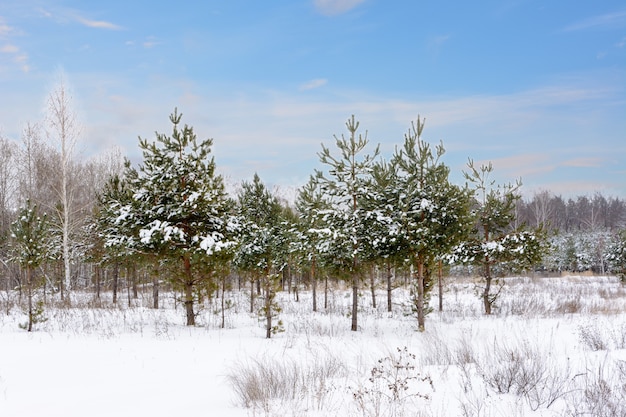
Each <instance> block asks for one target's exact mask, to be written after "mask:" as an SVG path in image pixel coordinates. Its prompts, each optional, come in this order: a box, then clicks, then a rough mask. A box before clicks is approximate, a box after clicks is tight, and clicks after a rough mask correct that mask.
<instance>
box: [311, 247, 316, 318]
mask: <svg viewBox="0 0 626 417" xmlns="http://www.w3.org/2000/svg"><path fill="white" fill-rule="evenodd" d="M310 279H311V288H312V290H313V311H317V279H316V278H315V258H313V260H312V262H311V276H310Z"/></svg>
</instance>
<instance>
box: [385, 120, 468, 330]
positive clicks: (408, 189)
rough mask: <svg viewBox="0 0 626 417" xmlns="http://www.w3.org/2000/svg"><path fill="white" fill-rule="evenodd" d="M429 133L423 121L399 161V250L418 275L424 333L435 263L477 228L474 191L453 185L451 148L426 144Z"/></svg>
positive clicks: (413, 129)
mask: <svg viewBox="0 0 626 417" xmlns="http://www.w3.org/2000/svg"><path fill="white" fill-rule="evenodd" d="M423 129H424V120H420V118H419V117H418V119H417V122H416V123H413V124H412V127H411V129H410V130H409V132H408V133H407V134H406V135H405V140H404V146H403V147H402V148H401V149H400V150H398V151H396V154H395V155H394V159H393V162H394V164H395V165H396V167H397V170H398V185H397V189H398V209H397V216H398V218H397V219H396V220H395V222H397V224H398V225H399V228H400V230H399V233H398V248H399V250H400V252H401V253H402V255H403V256H404V257H405V258H406V259H408V260H409V262H410V265H411V267H412V269H413V273H414V274H416V276H415V280H414V284H415V291H414V292H415V297H416V298H415V309H416V310H417V311H416V312H417V322H418V329H419V330H420V331H423V330H424V321H425V315H426V311H427V308H428V306H427V298H426V290H427V287H430V285H429V284H430V282H429V278H430V272H431V271H432V269H433V268H434V267H435V261H436V260H438V259H441V258H443V257H445V256H446V255H447V254H449V253H450V252H451V251H452V249H453V248H454V247H455V246H456V245H457V244H458V243H460V242H461V241H462V240H463V239H464V238H465V237H466V236H467V234H468V232H469V229H470V226H471V222H470V213H469V204H470V196H471V194H470V191H469V190H468V189H467V188H461V187H459V186H457V185H454V184H451V183H450V181H449V179H448V176H449V173H450V169H449V168H448V167H447V166H446V165H444V164H443V163H442V162H441V161H440V158H441V156H442V155H443V154H444V153H445V149H444V148H443V145H441V144H440V145H438V146H437V147H436V148H435V152H433V150H432V149H431V147H430V145H429V144H428V143H426V142H425V141H423V140H422V139H421V135H422V131H423Z"/></svg>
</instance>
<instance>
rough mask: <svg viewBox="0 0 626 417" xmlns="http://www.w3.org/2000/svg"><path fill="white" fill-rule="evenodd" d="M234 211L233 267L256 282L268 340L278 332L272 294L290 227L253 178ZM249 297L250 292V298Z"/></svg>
mask: <svg viewBox="0 0 626 417" xmlns="http://www.w3.org/2000/svg"><path fill="white" fill-rule="evenodd" d="M237 207H238V212H239V216H240V222H241V234H240V237H239V239H240V244H239V248H238V250H237V253H236V255H235V259H234V263H235V265H236V266H237V267H238V268H239V269H240V270H242V271H246V272H248V273H250V275H251V276H252V277H253V278H252V279H253V280H254V279H258V280H259V284H260V287H261V289H262V291H263V298H264V302H263V307H262V308H261V315H262V317H263V318H264V319H265V322H266V326H265V328H266V337H267V338H268V339H269V338H271V337H272V334H275V333H276V332H278V331H281V330H282V322H280V321H279V322H278V324H276V325H274V324H273V323H274V319H275V318H276V316H277V314H278V313H279V312H280V306H279V305H278V304H277V303H276V292H277V291H278V290H279V289H280V277H281V274H280V272H281V271H282V269H283V267H284V266H285V264H286V259H285V258H286V254H287V253H288V250H289V239H288V235H287V233H288V230H289V229H290V228H291V226H289V225H287V224H285V216H284V212H283V207H282V206H281V205H280V203H279V201H278V199H277V198H276V197H275V196H273V195H272V194H271V193H270V192H269V190H268V189H267V187H265V185H264V184H263V183H262V182H261V179H260V178H259V176H258V175H257V174H254V179H253V181H252V182H251V183H249V182H243V184H242V186H241V192H240V193H239V198H238V205H237ZM253 293H254V291H253V290H252V291H251V294H250V297H253V296H254V294H253ZM251 305H253V303H251Z"/></svg>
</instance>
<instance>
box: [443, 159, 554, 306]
mask: <svg viewBox="0 0 626 417" xmlns="http://www.w3.org/2000/svg"><path fill="white" fill-rule="evenodd" d="M468 167H469V169H470V172H469V173H468V172H464V175H465V178H466V179H467V180H468V181H469V182H470V183H472V184H473V186H474V192H475V199H476V202H475V206H474V208H473V217H474V219H475V220H474V230H473V232H472V235H471V236H470V238H469V239H468V240H467V241H466V242H463V243H462V244H461V245H459V247H458V248H457V250H456V254H455V258H456V259H458V260H461V261H463V262H464V263H470V264H473V265H476V266H479V267H480V269H481V274H482V276H483V278H484V280H485V286H484V288H483V291H482V295H481V296H482V301H483V305H484V308H485V314H491V311H492V306H493V304H494V303H495V301H496V299H497V298H498V294H499V293H500V289H501V288H502V287H501V285H502V284H500V285H499V287H498V289H497V291H496V292H493V289H492V284H493V279H494V267H503V268H507V267H508V268H510V269H514V270H522V269H525V268H528V267H530V266H533V265H535V264H537V263H538V262H540V260H541V257H542V256H543V254H544V253H545V236H544V233H543V231H542V230H541V228H537V229H534V230H524V226H523V225H522V226H520V227H518V228H514V227H513V224H514V220H515V203H516V201H517V200H518V199H519V198H520V196H519V193H518V190H519V188H520V187H521V181H520V180H517V181H516V183H515V184H505V185H496V184H495V180H492V179H490V177H489V176H490V174H491V172H492V171H493V165H492V164H491V163H489V164H487V165H482V166H480V168H476V167H475V166H474V161H472V160H471V159H470V160H469V163H468ZM496 284H499V283H498V282H497V281H496Z"/></svg>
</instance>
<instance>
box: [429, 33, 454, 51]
mask: <svg viewBox="0 0 626 417" xmlns="http://www.w3.org/2000/svg"><path fill="white" fill-rule="evenodd" d="M451 37H452V35H437V36H432V37H430V38H429V39H428V41H427V48H428V49H429V50H431V51H435V52H439V50H440V49H441V47H442V46H443V45H444V44H445V43H446V42H447V41H448V40H449V39H450V38H451Z"/></svg>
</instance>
